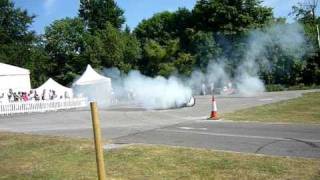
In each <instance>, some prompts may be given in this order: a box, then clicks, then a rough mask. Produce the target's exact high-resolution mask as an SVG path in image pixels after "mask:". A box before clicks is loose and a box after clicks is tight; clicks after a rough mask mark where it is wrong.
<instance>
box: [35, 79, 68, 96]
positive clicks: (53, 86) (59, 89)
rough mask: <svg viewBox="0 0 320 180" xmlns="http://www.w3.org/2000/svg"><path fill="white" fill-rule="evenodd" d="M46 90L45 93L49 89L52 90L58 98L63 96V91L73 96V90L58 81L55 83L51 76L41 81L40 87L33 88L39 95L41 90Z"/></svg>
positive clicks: (47, 92)
mask: <svg viewBox="0 0 320 180" xmlns="http://www.w3.org/2000/svg"><path fill="white" fill-rule="evenodd" d="M44 89H45V90H46V94H47V95H48V94H49V91H50V90H54V91H55V93H56V95H57V96H58V98H60V96H62V97H63V98H64V97H65V95H66V94H65V92H67V95H68V97H72V96H73V92H72V89H71V88H67V87H65V86H63V85H61V84H59V83H57V82H56V81H55V80H53V79H52V78H49V79H48V80H47V81H46V82H45V83H43V84H42V85H41V86H40V87H38V88H37V89H35V90H36V91H37V93H38V94H39V95H41V94H42V92H43V90H44Z"/></svg>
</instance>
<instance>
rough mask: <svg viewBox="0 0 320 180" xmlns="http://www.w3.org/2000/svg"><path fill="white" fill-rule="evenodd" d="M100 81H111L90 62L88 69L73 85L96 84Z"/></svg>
mask: <svg viewBox="0 0 320 180" xmlns="http://www.w3.org/2000/svg"><path fill="white" fill-rule="evenodd" d="M99 81H109V82H110V83H111V79H110V78H107V77H105V76H102V75H100V74H98V73H97V72H96V71H95V70H94V69H93V68H92V67H91V66H90V64H89V65H88V66H87V69H86V71H85V72H84V73H83V74H82V76H81V77H80V78H79V79H78V80H77V81H76V82H75V83H74V84H73V85H86V84H94V83H97V82H99Z"/></svg>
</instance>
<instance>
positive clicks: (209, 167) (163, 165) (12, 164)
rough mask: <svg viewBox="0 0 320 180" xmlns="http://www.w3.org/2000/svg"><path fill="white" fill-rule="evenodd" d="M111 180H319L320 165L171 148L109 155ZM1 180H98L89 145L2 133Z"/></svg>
mask: <svg viewBox="0 0 320 180" xmlns="http://www.w3.org/2000/svg"><path fill="white" fill-rule="evenodd" d="M105 165H106V171H107V172H106V174H107V177H108V178H109V179H262V180H263V179H265V180H269V179H304V180H305V179H319V178H320V160H318V159H302V158H285V157H268V156H257V155H247V154H239V153H226V152H217V151H212V150H203V149H190V148H176V147H168V146H142V145H139V146H128V147H126V148H122V149H116V150H112V151H107V152H105ZM0 179H8V180H12V179H19V180H24V179H41V180H42V179H97V176H96V163H95V156H94V147H93V143H92V142H91V141H90V140H79V139H68V138H61V137H48V136H34V135H25V134H13V133H0Z"/></svg>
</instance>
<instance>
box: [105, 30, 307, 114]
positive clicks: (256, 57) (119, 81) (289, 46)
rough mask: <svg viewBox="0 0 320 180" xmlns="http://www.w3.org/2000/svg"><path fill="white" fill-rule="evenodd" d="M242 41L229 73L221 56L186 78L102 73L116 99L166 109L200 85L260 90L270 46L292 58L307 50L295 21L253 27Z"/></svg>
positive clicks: (114, 71) (247, 91) (243, 91)
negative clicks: (231, 70)
mask: <svg viewBox="0 0 320 180" xmlns="http://www.w3.org/2000/svg"><path fill="white" fill-rule="evenodd" d="M245 42H246V46H245V47H246V49H245V51H244V53H243V54H242V55H241V56H235V57H243V58H242V59H237V60H232V61H233V62H235V61H237V62H239V63H238V66H237V67H236V69H234V70H233V71H234V74H233V75H231V74H229V72H230V70H229V71H228V70H227V68H228V66H227V65H226V63H227V62H228V61H230V59H229V60H228V59H226V58H224V57H221V58H218V59H213V60H212V61H210V62H209V65H208V67H207V70H206V71H205V72H202V71H200V70H194V71H193V73H192V75H191V76H190V77H188V78H186V77H184V78H178V77H179V75H178V76H171V77H169V78H164V77H161V76H157V77H154V78H152V77H147V76H145V75H143V74H141V73H140V72H139V71H136V70H134V71H131V72H129V73H128V74H121V73H120V71H119V70H118V69H116V68H111V69H105V70H104V74H105V75H106V76H108V77H111V78H112V86H113V90H114V96H115V97H116V98H117V99H118V100H119V101H127V102H133V103H135V104H139V105H140V106H141V107H144V108H146V109H167V108H172V107H180V106H183V105H184V104H185V103H187V102H188V101H189V99H190V98H191V97H192V95H193V94H200V93H201V91H202V90H203V84H206V85H207V89H211V90H212V89H213V87H214V88H220V89H224V88H226V87H229V88H230V86H231V85H230V82H233V87H234V88H236V89H237V92H238V93H239V94H241V95H244V96H252V95H255V94H257V93H260V92H263V91H264V90H265V87H264V83H263V81H262V80H261V79H260V77H259V72H260V67H261V66H262V65H263V66H267V67H269V66H270V67H272V62H270V61H269V59H268V57H270V54H269V53H270V52H269V51H270V47H271V49H274V47H276V48H278V49H279V50H281V51H282V52H284V53H287V54H289V55H290V57H293V58H299V57H302V56H303V55H304V54H305V53H306V51H307V50H308V48H306V47H308V46H306V40H305V37H304V32H303V28H302V27H301V26H300V25H299V24H283V25H273V26H270V27H268V28H264V29H258V30H253V31H251V32H250V33H249V36H248V38H247V39H246V41H245ZM271 53H273V52H271ZM275 56H276V54H275ZM231 57H233V56H231ZM229 68H230V67H229ZM209 93H210V92H209Z"/></svg>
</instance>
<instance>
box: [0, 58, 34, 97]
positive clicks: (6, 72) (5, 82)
mask: <svg viewBox="0 0 320 180" xmlns="http://www.w3.org/2000/svg"><path fill="white" fill-rule="evenodd" d="M8 89H12V90H13V91H29V90H30V89H31V84H30V71H29V70H28V69H24V68H20V67H17V66H12V65H9V64H4V63H0V91H2V92H3V91H7V90H8Z"/></svg>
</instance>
